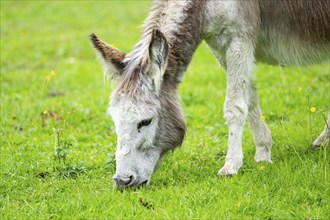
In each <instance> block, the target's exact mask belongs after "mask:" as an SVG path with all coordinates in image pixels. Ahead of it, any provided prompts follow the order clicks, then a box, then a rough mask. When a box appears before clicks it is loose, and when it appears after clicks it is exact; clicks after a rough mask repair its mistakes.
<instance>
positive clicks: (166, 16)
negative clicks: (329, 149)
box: [90, 0, 330, 189]
mask: <svg viewBox="0 0 330 220" xmlns="http://www.w3.org/2000/svg"><path fill="white" fill-rule="evenodd" d="M90 40H91V42H92V44H93V45H94V47H95V49H96V51H97V54H98V56H99V59H100V60H101V62H102V64H103V67H104V71H105V74H106V75H108V76H111V77H112V78H113V80H115V81H116V82H117V83H118V84H117V87H116V88H115V89H114V90H113V92H112V95H111V97H110V107H109V109H108V113H109V114H110V115H111V116H112V118H113V121H114V123H115V128H116V134H117V138H118V139H117V150H116V174H115V175H114V177H113V179H114V181H115V183H116V185H117V187H118V188H120V189H122V188H126V187H133V188H136V187H139V186H140V185H144V184H149V183H150V178H151V175H152V174H153V173H154V172H155V171H156V169H157V168H158V166H159V164H160V162H161V160H162V158H163V157H164V155H165V153H166V152H167V151H169V150H173V149H174V148H175V147H177V146H180V145H181V143H182V141H183V138H184V136H185V129H186V127H185V120H184V116H183V113H182V110H181V107H180V102H179V96H178V92H177V90H178V86H179V84H180V82H181V79H182V77H183V74H184V72H185V70H186V69H187V66H188V65H189V63H190V61H191V59H192V56H193V54H194V52H195V50H196V49H197V47H198V45H199V44H200V43H201V41H203V40H204V41H205V42H206V43H207V45H208V46H209V48H210V49H211V51H212V52H213V54H214V55H215V57H216V58H217V60H218V62H219V63H220V65H221V66H222V67H223V68H224V69H225V71H226V74H227V78H226V81H227V88H226V99H225V103H224V117H225V120H226V124H227V126H228V129H229V137H228V151H227V155H226V159H225V164H224V166H223V167H222V168H221V169H220V170H219V172H218V175H220V176H227V175H233V174H236V173H237V172H238V170H239V169H240V167H241V166H242V163H243V153H242V134H243V128H244V124H245V122H246V120H248V122H249V124H250V127H251V129H252V132H253V137H254V142H255V145H256V154H255V157H254V160H255V162H260V161H267V162H270V163H272V160H271V148H272V138H271V133H270V130H269V129H268V127H267V125H266V123H265V122H264V121H263V120H261V119H260V118H261V116H262V112H261V108H260V106H259V101H258V98H257V95H256V89H255V86H254V85H253V83H252V72H253V67H254V61H255V59H259V60H260V61H263V62H267V63H275V62H276V63H280V64H282V65H301V64H310V63H315V62H321V61H328V62H329V55H330V52H329V51H330V46H329V45H330V44H329V42H330V1H329V0H314V1H308V0H307V1H306V0H294V1H285V0H283V1H282V0H281V1H277V0H249V1H215V0H186V1H183V0H179V1H174V0H161V1H157V0H155V1H153V6H152V8H151V11H150V13H149V16H148V18H147V19H146V21H145V23H144V32H143V34H142V36H141V38H140V40H139V41H138V43H137V44H136V45H135V47H134V49H133V50H132V51H131V52H130V53H128V54H125V53H123V52H121V51H120V50H118V49H117V48H115V47H113V46H110V45H108V44H106V43H105V42H103V41H102V40H100V39H99V38H98V37H96V35H95V34H91V35H90ZM329 124H330V115H329V119H328V122H327V125H326V127H325V129H324V131H323V133H322V134H321V135H320V136H319V138H317V139H316V140H315V141H314V145H315V146H319V145H322V146H324V145H327V143H328V140H329V136H330V132H329Z"/></svg>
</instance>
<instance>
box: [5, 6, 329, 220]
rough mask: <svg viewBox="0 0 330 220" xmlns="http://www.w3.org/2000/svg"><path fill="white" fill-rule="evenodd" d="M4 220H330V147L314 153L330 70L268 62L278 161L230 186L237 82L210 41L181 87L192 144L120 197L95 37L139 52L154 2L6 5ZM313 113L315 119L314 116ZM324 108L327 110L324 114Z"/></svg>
mask: <svg viewBox="0 0 330 220" xmlns="http://www.w3.org/2000/svg"><path fill="white" fill-rule="evenodd" d="M0 4H1V53H0V55H1V127H0V139H1V140H0V149H1V152H0V154H1V155H0V167H1V173H0V175H1V182H0V213H1V214H0V218H1V219H193V218H194V219H200V218H201V219H211V218H214V219H220V218H221V219H224V218H225V219H242V218H244V219H255V218H258V219H293V218H295V219H329V217H330V176H329V173H330V159H329V158H330V147H329V146H328V147H327V148H322V149H319V150H316V151H311V150H310V145H311V143H312V141H313V140H314V139H315V138H316V137H317V136H318V134H319V133H320V132H321V131H322V130H323V128H324V124H325V120H326V117H327V111H328V110H329V109H330V70H329V63H326V64H322V65H315V66H310V67H290V68H288V67H281V66H269V65H265V64H262V63H258V64H257V65H256V71H255V80H254V81H255V84H256V85H257V88H258V93H259V99H260V104H261V107H262V109H263V114H264V117H265V120H266V122H267V123H268V125H269V127H270V129H271V131H272V136H273V142H274V143H273V151H272V152H273V153H272V159H273V164H266V163H261V164H255V163H254V161H253V157H254V153H255V147H254V143H253V138H252V134H251V131H250V129H249V126H248V125H246V128H245V132H244V141H243V151H244V165H243V167H242V169H241V170H240V172H239V173H238V175H234V176H233V177H231V178H219V177H218V176H217V172H218V170H219V169H220V167H221V166H222V165H223V164H224V160H225V153H226V150H227V127H226V125H225V121H224V118H223V110H222V109H223V102H224V98H225V86H226V85H225V84H226V75H225V72H224V70H223V69H222V68H219V66H218V64H217V62H216V60H215V58H214V57H213V56H212V54H211V53H210V51H209V50H208V48H207V47H206V45H205V44H204V43H202V44H201V46H200V47H199V49H198V50H197V52H196V54H195V56H194V58H193V60H192V62H191V65H190V66H189V68H188V70H187V72H186V74H185V76H184V79H183V82H182V84H181V86H180V91H179V93H180V96H181V101H182V105H183V109H184V113H185V117H186V121H187V127H188V131H187V135H186V137H185V141H184V143H183V145H182V146H181V147H180V148H178V149H176V150H175V151H174V152H173V153H172V152H170V153H169V154H168V155H167V156H166V158H165V160H164V161H163V164H162V166H161V167H160V169H159V170H158V171H157V172H156V173H155V174H154V175H153V177H152V180H151V184H150V186H148V187H143V188H141V189H139V190H126V191H123V192H121V191H118V190H117V189H116V188H115V186H114V184H113V181H112V175H113V174H114V172H115V160H114V153H115V148H116V135H115V131H114V125H113V122H112V120H111V118H110V117H109V116H107V115H106V109H107V107H108V101H109V94H110V92H111V89H112V87H111V83H110V82H109V81H106V80H104V78H103V74H102V69H101V65H100V64H99V62H98V61H97V59H96V56H95V52H94V50H93V48H92V46H91V45H90V43H89V39H88V35H89V34H90V33H92V32H94V33H96V34H97V35H98V36H99V37H101V38H102V39H104V40H105V41H107V42H109V43H111V44H112V45H114V46H116V47H118V48H120V49H122V50H123V51H126V52H128V51H129V50H130V49H131V48H132V47H133V45H134V43H135V42H137V40H138V39H139V36H140V34H141V29H140V25H141V24H142V22H143V20H144V19H145V18H146V16H147V13H148V9H149V7H150V5H151V2H150V1H1V2H0ZM311 109H312V111H311ZM314 110H315V111H314Z"/></svg>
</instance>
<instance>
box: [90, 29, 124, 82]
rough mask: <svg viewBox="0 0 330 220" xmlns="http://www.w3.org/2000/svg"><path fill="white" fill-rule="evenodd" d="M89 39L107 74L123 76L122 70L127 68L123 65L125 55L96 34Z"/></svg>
mask: <svg viewBox="0 0 330 220" xmlns="http://www.w3.org/2000/svg"><path fill="white" fill-rule="evenodd" d="M89 39H90V40H91V42H92V44H93V45H94V48H95V49H96V52H97V55H98V57H99V58H100V60H101V62H102V64H103V69H104V72H105V74H106V75H112V76H118V75H121V73H122V70H123V69H124V68H125V65H124V63H123V60H124V58H125V53H123V52H121V51H120V50H118V49H117V48H115V47H112V46H110V45H109V44H107V43H105V42H104V41H102V40H100V39H99V38H98V37H97V36H96V35H95V34H94V33H92V34H90V35H89Z"/></svg>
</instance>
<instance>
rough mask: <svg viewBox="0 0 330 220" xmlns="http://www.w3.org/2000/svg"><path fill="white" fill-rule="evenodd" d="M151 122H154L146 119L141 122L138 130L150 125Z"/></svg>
mask: <svg viewBox="0 0 330 220" xmlns="http://www.w3.org/2000/svg"><path fill="white" fill-rule="evenodd" d="M151 121H152V118H149V119H145V120H142V121H140V122H139V124H138V125H137V129H140V128H142V127H144V126H148V125H150V123H151Z"/></svg>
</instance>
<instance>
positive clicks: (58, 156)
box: [53, 128, 86, 178]
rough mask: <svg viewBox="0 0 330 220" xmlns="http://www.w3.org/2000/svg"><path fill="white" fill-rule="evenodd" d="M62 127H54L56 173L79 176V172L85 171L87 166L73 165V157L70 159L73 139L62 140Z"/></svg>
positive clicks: (70, 176) (61, 175)
mask: <svg viewBox="0 0 330 220" xmlns="http://www.w3.org/2000/svg"><path fill="white" fill-rule="evenodd" d="M62 131H63V130H62V129H56V128H53V132H54V138H55V140H54V162H55V163H54V165H53V170H54V175H55V176H60V177H65V178H77V177H78V175H79V174H82V173H85V172H86V169H85V167H84V166H83V165H82V164H80V165H73V159H70V160H68V155H69V153H70V148H71V147H72V146H73V144H72V141H71V140H62V139H61V138H60V137H61V133H62Z"/></svg>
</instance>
